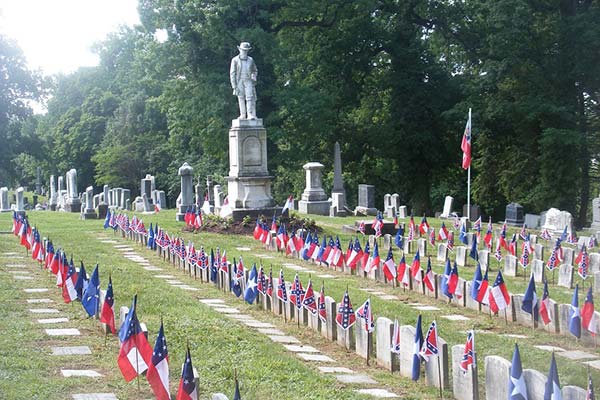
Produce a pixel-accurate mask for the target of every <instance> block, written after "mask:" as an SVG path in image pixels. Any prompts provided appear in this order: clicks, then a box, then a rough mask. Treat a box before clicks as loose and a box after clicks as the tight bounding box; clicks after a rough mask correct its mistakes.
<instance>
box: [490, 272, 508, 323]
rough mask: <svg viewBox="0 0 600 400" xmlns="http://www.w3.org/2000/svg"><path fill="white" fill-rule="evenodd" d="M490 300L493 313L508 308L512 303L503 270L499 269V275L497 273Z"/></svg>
mask: <svg viewBox="0 0 600 400" xmlns="http://www.w3.org/2000/svg"><path fill="white" fill-rule="evenodd" d="M489 301H490V310H491V311H492V312H493V313H497V312H498V311H499V310H504V309H506V307H508V305H509V304H510V295H509V294H508V290H507V288H506V284H505V283H504V278H503V277H502V271H498V275H496V280H495V281H494V285H493V286H492V290H491V291H490V296H489Z"/></svg>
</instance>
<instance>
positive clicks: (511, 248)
mask: <svg viewBox="0 0 600 400" xmlns="http://www.w3.org/2000/svg"><path fill="white" fill-rule="evenodd" d="M508 252H509V253H510V254H511V255H513V256H516V255H517V234H516V233H513V235H512V238H511V239H510V243H509V244H508Z"/></svg>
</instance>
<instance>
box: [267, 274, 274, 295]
mask: <svg viewBox="0 0 600 400" xmlns="http://www.w3.org/2000/svg"><path fill="white" fill-rule="evenodd" d="M266 294H267V296H269V297H270V298H271V299H272V298H273V269H270V270H269V278H268V279H267V293H266Z"/></svg>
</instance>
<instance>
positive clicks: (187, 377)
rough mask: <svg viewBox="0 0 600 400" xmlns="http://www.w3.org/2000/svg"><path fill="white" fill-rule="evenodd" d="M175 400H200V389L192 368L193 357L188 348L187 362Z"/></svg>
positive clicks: (184, 364)
mask: <svg viewBox="0 0 600 400" xmlns="http://www.w3.org/2000/svg"><path fill="white" fill-rule="evenodd" d="M175 400H198V388H197V387H196V380H195V378H194V367H193V366H192V356H191V354H190V349H189V347H188V349H187V353H186V355H185V362H184V363H183V369H182V371H181V379H180V381H179V388H178V389H177V397H176V398H175Z"/></svg>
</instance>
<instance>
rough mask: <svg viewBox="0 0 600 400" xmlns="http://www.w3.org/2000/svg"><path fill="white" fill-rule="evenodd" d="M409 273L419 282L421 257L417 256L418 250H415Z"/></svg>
mask: <svg viewBox="0 0 600 400" xmlns="http://www.w3.org/2000/svg"><path fill="white" fill-rule="evenodd" d="M410 275H411V276H412V278H413V279H414V280H415V281H417V282H419V283H420V282H421V280H422V277H421V257H420V256H419V250H417V253H416V254H415V258H414V259H413V263H412V265H411V267H410Z"/></svg>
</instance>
